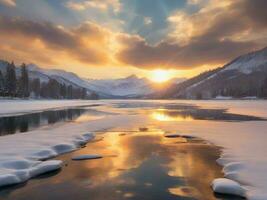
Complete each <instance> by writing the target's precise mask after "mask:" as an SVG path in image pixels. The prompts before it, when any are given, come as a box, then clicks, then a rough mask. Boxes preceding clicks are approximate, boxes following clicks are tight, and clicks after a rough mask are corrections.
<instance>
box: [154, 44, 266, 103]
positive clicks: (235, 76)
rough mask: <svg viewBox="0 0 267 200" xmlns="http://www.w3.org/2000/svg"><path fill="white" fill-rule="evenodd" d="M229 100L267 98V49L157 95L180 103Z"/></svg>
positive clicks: (235, 60) (202, 74) (244, 56)
mask: <svg viewBox="0 0 267 200" xmlns="http://www.w3.org/2000/svg"><path fill="white" fill-rule="evenodd" d="M227 97H229V98H230V97H235V98H242V97H264V98H266V97H267V47H266V48H264V49H261V50H258V51H254V52H251V53H248V54H245V55H242V56H239V57H237V58H236V59H234V60H232V61H231V62H229V63H228V64H226V65H224V66H222V67H219V68H216V69H214V70H210V71H206V72H204V73H201V74H199V75H198V76H195V77H193V78H190V79H188V80H186V81H184V82H181V83H178V84H174V85H171V86H170V87H169V88H167V89H166V90H165V91H163V92H162V93H156V94H154V98H178V99H211V98H227Z"/></svg>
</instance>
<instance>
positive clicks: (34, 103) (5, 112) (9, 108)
mask: <svg viewBox="0 0 267 200" xmlns="http://www.w3.org/2000/svg"><path fill="white" fill-rule="evenodd" d="M100 103H101V102H100V101H93V100H92V101H90V100H3V99H2V100H0V117H3V116H13V115H21V114H26V113H33V112H42V111H46V110H56V109H66V108H71V107H76V106H93V105H96V104H100Z"/></svg>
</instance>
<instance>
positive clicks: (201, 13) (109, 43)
mask: <svg viewBox="0 0 267 200" xmlns="http://www.w3.org/2000/svg"><path fill="white" fill-rule="evenodd" d="M104 1H105V2H117V0H104ZM205 1H207V3H205V4H203V2H204V0H203V1H193V3H197V2H201V3H200V4H201V8H200V9H198V10H196V11H195V12H187V10H184V9H182V10H181V9H180V10H177V11H176V12H172V14H171V15H170V16H168V18H167V22H166V23H167V25H168V33H167V34H166V37H165V38H163V39H162V40H161V41H158V42H157V43H156V44H151V43H149V42H148V40H146V39H145V38H144V37H142V36H140V35H131V34H129V33H127V32H126V33H125V32H124V33H123V32H122V33H120V32H118V30H116V31H114V29H113V30H111V29H107V28H105V27H103V26H100V25H98V24H96V23H93V22H90V21H87V22H84V23H81V24H80V25H77V26H73V27H71V26H69V27H66V26H65V27H64V26H60V25H57V24H54V23H51V22H40V21H39V22H35V21H31V20H26V19H23V18H14V17H13V18H10V17H0V40H1V41H3V43H1V46H0V51H1V56H4V57H6V58H8V59H10V58H17V59H21V60H22V58H23V57H24V58H27V59H28V60H29V61H35V62H37V63H39V62H41V63H44V64H45V63H46V62H47V63H49V64H60V65H61V66H62V65H65V63H66V62H68V63H69V62H72V63H73V62H74V61H75V62H79V63H83V64H84V66H85V65H88V66H94V67H100V66H106V67H107V66H111V65H112V66H120V67H129V66H133V67H135V68H139V69H155V68H166V69H178V70H181V69H182V70H184V69H194V68H197V67H200V66H204V65H209V66H211V65H213V66H219V65H222V64H223V63H226V62H228V61H230V60H231V59H233V58H234V57H236V56H238V55H241V54H243V53H246V52H249V51H252V50H255V49H259V48H262V47H264V46H266V45H267V36H266V35H267V26H266V25H267V24H266V21H267V16H266V12H265V10H264V9H263V8H265V7H266V6H267V5H266V4H267V2H266V1H265V0H253V1H251V0H205ZM85 2H87V1H83V2H82V3H85ZM90 2H96V1H90ZM101 2H102V1H101ZM191 3H192V2H191ZM99 5H100V4H99ZM99 5H98V6H99ZM90 6H92V5H90ZM141 19H142V21H141V22H142V25H143V23H145V24H150V25H149V27H153V25H154V23H156V22H155V21H154V20H153V18H151V17H141ZM151 20H153V21H151ZM125 23H127V20H125ZM151 23H152V24H151ZM151 33H154V32H153V30H151ZM10 35H12V38H11V37H10ZM22 61H23V60H22Z"/></svg>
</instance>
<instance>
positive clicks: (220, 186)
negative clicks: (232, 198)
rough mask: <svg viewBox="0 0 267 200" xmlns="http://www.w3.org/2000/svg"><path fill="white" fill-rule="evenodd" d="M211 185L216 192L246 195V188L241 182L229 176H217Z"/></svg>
mask: <svg viewBox="0 0 267 200" xmlns="http://www.w3.org/2000/svg"><path fill="white" fill-rule="evenodd" d="M211 186H212V189H213V191H214V192H216V193H220V194H229V195H236V196H240V197H245V193H246V191H245V189H244V188H243V187H242V186H241V185H240V184H239V183H237V182H235V181H233V180H230V179H227V178H217V179H215V180H214V181H213V182H212V184H211Z"/></svg>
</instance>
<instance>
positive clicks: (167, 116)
mask: <svg viewBox="0 0 267 200" xmlns="http://www.w3.org/2000/svg"><path fill="white" fill-rule="evenodd" d="M151 118H152V119H155V120H157V121H162V122H173V121H192V120H193V118H192V117H191V116H182V115H177V114H176V115H171V113H168V112H165V111H164V110H162V109H159V110H157V111H154V112H153V113H152V114H151Z"/></svg>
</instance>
